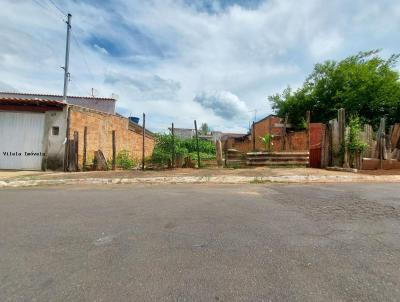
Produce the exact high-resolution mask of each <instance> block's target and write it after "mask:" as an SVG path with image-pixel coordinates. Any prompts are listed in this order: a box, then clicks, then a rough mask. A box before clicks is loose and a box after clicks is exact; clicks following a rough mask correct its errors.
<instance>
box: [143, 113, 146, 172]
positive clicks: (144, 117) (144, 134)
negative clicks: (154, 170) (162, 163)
mask: <svg viewBox="0 0 400 302" xmlns="http://www.w3.org/2000/svg"><path fill="white" fill-rule="evenodd" d="M145 136H146V114H144V113H143V129H142V171H144V151H145V149H144V148H145V146H144V141H145Z"/></svg>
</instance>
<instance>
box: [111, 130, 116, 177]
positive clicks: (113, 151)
mask: <svg viewBox="0 0 400 302" xmlns="http://www.w3.org/2000/svg"><path fill="white" fill-rule="evenodd" d="M115 149H116V148H115V130H113V131H112V169H113V170H115V157H116V156H115V153H116V151H115Z"/></svg>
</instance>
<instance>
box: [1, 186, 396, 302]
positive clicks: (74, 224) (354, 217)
mask: <svg viewBox="0 0 400 302" xmlns="http://www.w3.org/2000/svg"><path fill="white" fill-rule="evenodd" d="M0 231H1V232H0V301H399V300H400V186H399V185H398V184H379V185H373V184H365V185H363V184H341V185H339V184H337V185H332V184H329V185H276V184H275V185H240V186H233V185H225V186H218V185H214V186H210V185H168V186H166V185H157V186H155V185H153V186H150V185H148V186H124V185H119V186H103V187H99V186H98V187H78V188H73V187H62V188H61V187H60V188H55V187H53V188H35V189H7V190H2V191H0Z"/></svg>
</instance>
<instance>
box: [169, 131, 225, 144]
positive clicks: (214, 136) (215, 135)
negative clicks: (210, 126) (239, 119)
mask: <svg viewBox="0 0 400 302" xmlns="http://www.w3.org/2000/svg"><path fill="white" fill-rule="evenodd" d="M168 129H169V130H170V131H171V128H168ZM222 134H223V133H222V132H221V131H211V132H210V133H208V134H202V133H200V132H199V134H198V137H199V139H201V140H208V141H213V142H215V141H217V140H219V139H221V136H222ZM174 135H175V136H176V137H179V138H182V139H191V138H194V137H196V130H195V129H190V128H174Z"/></svg>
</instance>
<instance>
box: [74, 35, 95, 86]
mask: <svg viewBox="0 0 400 302" xmlns="http://www.w3.org/2000/svg"><path fill="white" fill-rule="evenodd" d="M72 38H73V39H74V41H75V43H76V45H77V46H78V49H79V51H80V52H81V54H82V58H83V61H84V62H85V65H86V68H87V70H88V72H89V74H90V77H91V78H92V81H94V76H93V73H92V70H91V69H90V66H89V63H88V61H87V60H86V56H85V53H84V51H83V48H82V47H81V44H80V43H79V41H78V39H77V38H76V37H75V35H74V32H73V31H72Z"/></svg>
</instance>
